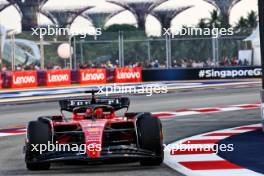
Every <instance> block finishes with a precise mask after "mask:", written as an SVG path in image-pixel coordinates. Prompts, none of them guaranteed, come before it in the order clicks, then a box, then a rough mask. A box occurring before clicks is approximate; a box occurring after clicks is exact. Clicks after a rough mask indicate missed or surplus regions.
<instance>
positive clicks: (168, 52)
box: [166, 34, 171, 68]
mask: <svg viewBox="0 0 264 176" xmlns="http://www.w3.org/2000/svg"><path fill="white" fill-rule="evenodd" d="M166 67H167V68H171V36H170V35H168V34H167V35H166Z"/></svg>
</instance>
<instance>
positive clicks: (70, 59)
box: [68, 35, 72, 70]
mask: <svg viewBox="0 0 264 176" xmlns="http://www.w3.org/2000/svg"><path fill="white" fill-rule="evenodd" d="M71 38H72V37H71V35H69V41H68V42H69V45H70V58H69V61H70V69H71V70H72V47H71Z"/></svg>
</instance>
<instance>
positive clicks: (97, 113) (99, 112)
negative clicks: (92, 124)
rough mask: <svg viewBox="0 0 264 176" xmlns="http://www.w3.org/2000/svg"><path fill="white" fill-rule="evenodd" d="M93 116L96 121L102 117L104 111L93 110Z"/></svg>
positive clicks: (99, 109) (100, 109)
mask: <svg viewBox="0 0 264 176" xmlns="http://www.w3.org/2000/svg"><path fill="white" fill-rule="evenodd" d="M94 116H95V117H96V118H98V119H102V118H103V117H104V111H103V109H102V108H97V109H95V110H94Z"/></svg>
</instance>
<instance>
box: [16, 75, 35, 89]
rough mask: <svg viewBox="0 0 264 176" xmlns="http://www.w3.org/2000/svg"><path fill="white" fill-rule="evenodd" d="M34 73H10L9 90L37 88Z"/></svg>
mask: <svg viewBox="0 0 264 176" xmlns="http://www.w3.org/2000/svg"><path fill="white" fill-rule="evenodd" d="M37 86H38V81H37V72H36V71H14V72H12V82H11V88H29V87H37Z"/></svg>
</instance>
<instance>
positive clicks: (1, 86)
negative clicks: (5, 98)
mask: <svg viewBox="0 0 264 176" xmlns="http://www.w3.org/2000/svg"><path fill="white" fill-rule="evenodd" d="M1 88H3V81H2V73H1V72H0V89H1Z"/></svg>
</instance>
